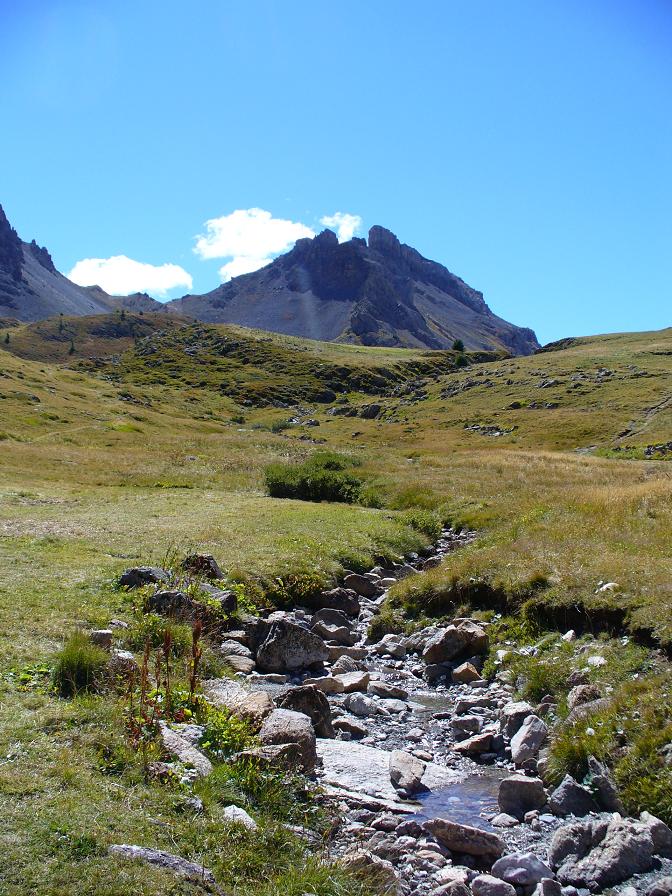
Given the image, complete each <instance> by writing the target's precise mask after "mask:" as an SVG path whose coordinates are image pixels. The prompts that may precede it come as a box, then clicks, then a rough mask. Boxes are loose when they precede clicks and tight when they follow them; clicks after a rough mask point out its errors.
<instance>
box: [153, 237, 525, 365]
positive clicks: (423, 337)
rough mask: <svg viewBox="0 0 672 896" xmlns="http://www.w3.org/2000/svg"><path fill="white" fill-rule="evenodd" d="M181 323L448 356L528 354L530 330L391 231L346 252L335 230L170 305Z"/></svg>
mask: <svg viewBox="0 0 672 896" xmlns="http://www.w3.org/2000/svg"><path fill="white" fill-rule="evenodd" d="M169 307H170V308H171V309H172V310H174V311H176V312H177V313H179V314H183V315H186V316H188V317H196V318H198V319H199V320H202V321H206V322H211V323H235V324H242V325H243V326H251V327H257V328H260V329H263V330H271V331H275V332H278V333H287V334H289V335H293V336H306V337H309V338H312V339H321V340H327V341H328V340H338V341H340V342H355V343H361V344H363V345H391V346H393V345H396V346H403V347H413V348H423V347H424V348H429V349H447V348H451V347H452V345H453V342H454V341H455V340H456V339H461V340H462V341H463V342H464V344H465V346H466V348H467V349H474V350H479V349H495V350H497V349H504V350H505V351H508V352H510V353H512V354H530V353H531V352H533V351H535V350H536V349H537V348H538V347H539V346H538V342H537V339H536V336H535V335H534V333H533V332H532V331H531V330H528V329H525V328H521V327H516V326H514V325H513V324H510V323H507V322H506V321H504V320H502V319H501V318H499V317H497V316H496V315H494V314H493V313H492V311H491V310H490V309H489V308H488V306H487V305H486V303H485V301H484V299H483V296H482V294H481V293H480V292H478V291H477V290H475V289H472V288H471V287H470V286H468V285H467V284H466V283H465V282H464V281H463V280H461V279H460V278H459V277H457V276H455V274H452V273H451V272H450V271H449V270H447V269H446V268H445V267H444V266H443V265H441V264H438V263H437V262H434V261H429V260H428V259H426V258H423V256H422V255H420V253H419V252H417V251H416V250H415V249H413V248H411V247H410V246H406V245H404V244H403V243H401V242H400V241H399V240H398V239H397V237H396V236H395V235H394V234H393V233H391V232H390V231H389V230H386V229H385V228H384V227H380V226H374V227H372V228H371V230H370V231H369V239H368V245H367V242H366V240H363V239H357V238H355V239H352V240H349V241H348V242H345V243H339V242H338V240H337V238H336V236H335V234H334V233H332V232H331V231H329V230H325V231H324V232H322V233H320V234H319V235H318V236H316V237H315V238H314V239H301V240H298V241H297V243H296V245H295V246H294V248H293V249H292V250H291V251H290V252H288V253H287V254H285V255H281V256H280V257H279V258H277V259H276V260H275V261H273V262H272V263H271V264H269V265H267V266H266V267H264V268H261V269H260V270H258V271H254V272H253V273H251V274H244V275H243V276H241V277H236V278H234V279H233V280H231V281H230V282H228V283H224V284H222V285H221V286H218V287H217V288H216V289H214V290H213V291H212V292H209V293H206V294H205V295H200V296H198V295H188V296H184V297H183V298H181V299H176V300H175V301H173V302H171V303H169Z"/></svg>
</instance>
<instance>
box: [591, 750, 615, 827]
mask: <svg viewBox="0 0 672 896" xmlns="http://www.w3.org/2000/svg"><path fill="white" fill-rule="evenodd" d="M586 783H587V784H588V786H589V788H590V790H591V792H592V793H593V794H594V796H595V798H596V800H597V802H598V803H599V805H600V806H601V808H602V809H605V810H606V811H607V812H620V813H621V815H624V814H625V812H624V809H623V803H622V802H621V800H620V798H619V796H618V792H617V790H616V785H615V784H614V781H613V779H612V777H611V774H610V773H609V769H608V768H607V767H606V765H604V764H603V763H601V762H598V760H597V759H596V758H595V757H594V756H589V757H588V776H587V778H586Z"/></svg>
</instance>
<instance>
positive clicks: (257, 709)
mask: <svg viewBox="0 0 672 896" xmlns="http://www.w3.org/2000/svg"><path fill="white" fill-rule="evenodd" d="M203 692H204V693H205V695H206V697H207V698H208V700H209V701H210V703H212V704H213V706H218V707H221V708H223V709H228V710H229V712H231V713H233V715H235V716H237V717H238V718H239V719H243V721H245V722H248V723H249V724H250V726H251V728H252V730H253V731H255V732H256V731H258V730H259V728H260V727H261V724H262V722H263V721H264V719H265V718H266V717H267V716H269V715H270V714H271V713H272V712H273V708H274V707H273V700H272V699H271V695H270V694H269V693H268V692H267V691H250V690H248V689H247V688H244V687H242V686H241V685H239V684H238V683H237V682H235V681H231V680H230V679H228V678H214V679H209V680H207V681H204V682H203Z"/></svg>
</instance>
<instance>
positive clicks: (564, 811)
mask: <svg viewBox="0 0 672 896" xmlns="http://www.w3.org/2000/svg"><path fill="white" fill-rule="evenodd" d="M548 803H549V806H550V807H551V812H552V813H553V814H554V815H560V816H564V815H576V817H577V818H582V817H583V816H584V815H588V814H589V813H590V812H599V807H598V805H597V803H596V802H595V800H594V799H593V797H592V794H591V792H590V791H589V790H588V788H587V787H583V786H582V785H581V784H578V783H577V782H576V781H575V780H574V778H572V776H571V775H565V777H564V778H563V779H562V781H561V783H560V784H559V786H558V787H556V789H555V790H554V791H553V793H552V794H551V795H550V797H549V800H548Z"/></svg>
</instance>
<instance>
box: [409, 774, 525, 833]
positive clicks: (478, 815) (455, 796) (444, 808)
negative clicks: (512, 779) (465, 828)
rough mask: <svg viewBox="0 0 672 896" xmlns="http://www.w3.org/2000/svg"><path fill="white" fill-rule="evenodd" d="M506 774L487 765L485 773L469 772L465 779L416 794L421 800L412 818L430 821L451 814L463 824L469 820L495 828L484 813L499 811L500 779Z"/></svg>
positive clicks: (452, 818)
mask: <svg viewBox="0 0 672 896" xmlns="http://www.w3.org/2000/svg"><path fill="white" fill-rule="evenodd" d="M506 776H507V772H506V771H505V770H504V769H500V768H490V769H485V770H484V772H483V774H482V775H469V776H468V777H467V778H465V779H464V781H460V782H458V783H456V784H451V785H450V786H449V787H442V788H441V789H440V790H434V791H431V792H430V793H420V794H417V795H416V796H415V797H414V799H416V800H417V802H419V803H421V804H422V808H421V809H419V810H418V812H416V813H415V814H414V815H413V816H411V817H412V818H416V819H418V820H419V821H427V820H428V819H430V818H448V819H450V820H451V821H458V822H460V823H461V824H470V825H472V826H473V827H477V828H481V829H482V830H486V831H492V830H493V827H492V825H491V824H490V823H489V822H488V821H486V820H485V818H484V817H483V815H489V814H492V813H494V812H497V811H498V808H497V793H498V791H499V782H500V781H501V780H502V778H505V777H506Z"/></svg>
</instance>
